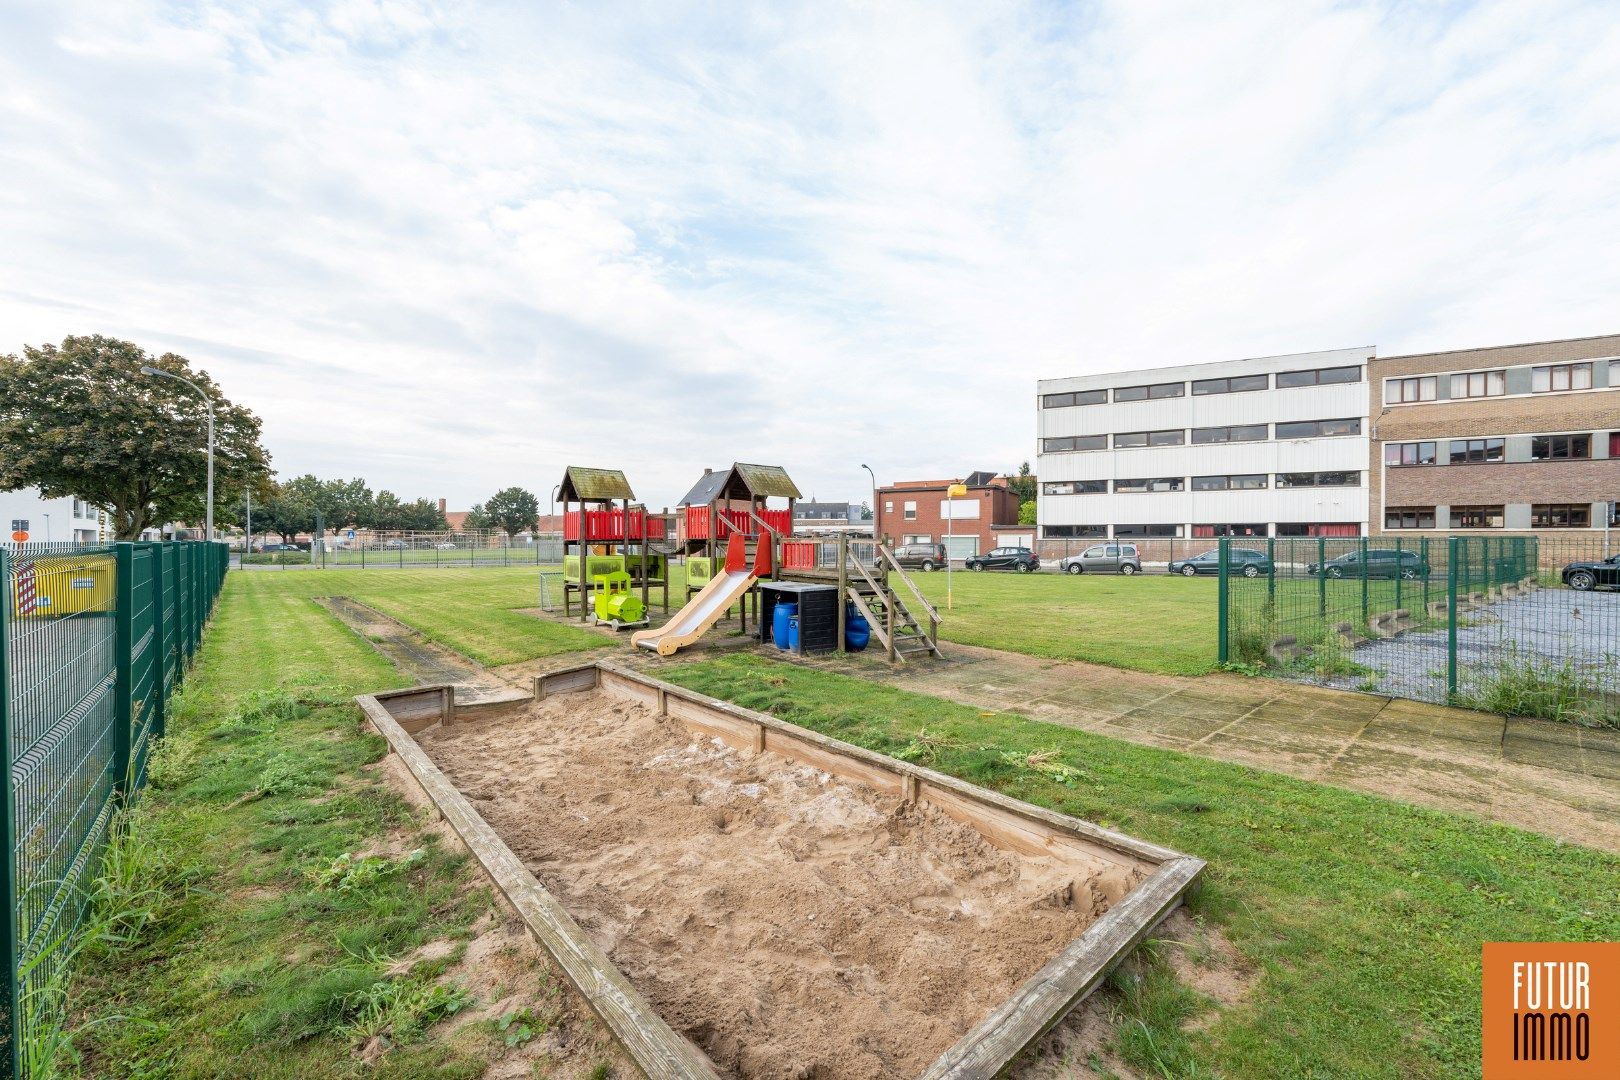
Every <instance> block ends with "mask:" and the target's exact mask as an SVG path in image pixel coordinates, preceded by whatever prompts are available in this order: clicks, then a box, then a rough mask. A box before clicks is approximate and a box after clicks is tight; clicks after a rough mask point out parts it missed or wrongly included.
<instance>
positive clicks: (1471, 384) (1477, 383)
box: [1384, 360, 1620, 405]
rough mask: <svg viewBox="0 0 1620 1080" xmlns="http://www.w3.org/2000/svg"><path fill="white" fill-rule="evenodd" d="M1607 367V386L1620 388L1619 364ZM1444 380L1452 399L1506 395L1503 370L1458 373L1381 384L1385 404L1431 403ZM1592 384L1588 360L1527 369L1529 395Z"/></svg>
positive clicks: (1412, 377)
mask: <svg viewBox="0 0 1620 1080" xmlns="http://www.w3.org/2000/svg"><path fill="white" fill-rule="evenodd" d="M1608 363H1609V385H1610V386H1620V360H1610V361H1609V362H1608ZM1443 378H1444V379H1450V380H1451V381H1450V383H1449V386H1450V389H1451V396H1452V397H1453V398H1483V397H1501V396H1502V395H1504V394H1506V393H1507V369H1506V368H1497V369H1495V370H1493V371H1468V372H1460V373H1458V374H1456V375H1410V376H1407V377H1405V378H1400V379H1385V380H1384V404H1386V405H1409V404H1411V403H1413V402H1417V401H1433V400H1434V399H1435V397H1436V395H1437V393H1438V391H1439V387H1440V380H1441V379H1443ZM1592 384H1593V364H1592V361H1589V360H1588V361H1584V362H1582V363H1578V364H1544V365H1542V366H1540V367H1533V368H1531V369H1530V391H1531V393H1535V394H1554V393H1559V392H1561V391H1565V390H1590V389H1592Z"/></svg>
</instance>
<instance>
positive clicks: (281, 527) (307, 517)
mask: <svg viewBox="0 0 1620 1080" xmlns="http://www.w3.org/2000/svg"><path fill="white" fill-rule="evenodd" d="M253 525H254V527H255V528H256V529H258V530H259V531H261V532H273V533H275V534H277V535H278V536H280V537H281V541H282V543H284V544H290V543H292V542H293V540H294V539H295V538H296V537H297V536H298V534H299V533H301V532H312V531H313V530H314V528H315V507H313V506H312V505H310V504H309V503H308V502H306V501H305V500H304V498H303V496H302V494H301V493H300V492H299V491H298V489H296V488H294V487H293V486H292V485H290V484H273V485H271V488H270V493H269V495H268V496H267V497H266V498H265V500H264V503H263V504H262V505H260V506H255V507H254V508H253Z"/></svg>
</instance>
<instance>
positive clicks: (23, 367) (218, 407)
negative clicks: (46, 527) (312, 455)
mask: <svg viewBox="0 0 1620 1080" xmlns="http://www.w3.org/2000/svg"><path fill="white" fill-rule="evenodd" d="M143 365H151V366H152V367H155V368H160V369H161V370H163V371H167V372H171V373H172V374H175V375H178V376H180V377H181V378H184V379H188V380H190V381H191V382H193V383H195V384H196V385H197V387H198V388H199V389H200V390H201V391H202V392H203V393H204V394H206V395H208V397H209V398H210V399H212V401H213V403H214V440H215V452H214V489H215V503H216V505H220V506H225V505H230V504H232V503H235V502H238V501H240V500H241V498H242V492H243V486H244V485H245V484H247V483H250V482H253V478H254V477H262V476H263V475H264V474H265V472H266V466H267V465H268V464H269V460H270V459H269V455H268V454H267V453H265V451H264V448H263V447H262V446H260V445H259V430H260V423H259V418H258V417H257V416H255V415H254V414H253V413H252V412H250V411H249V410H247V409H246V408H243V407H242V406H240V405H235V404H232V403H231V402H230V401H229V400H228V399H227V398H226V397H225V395H224V394H223V393H221V392H220V389H219V387H218V386H217V385H216V384H215V383H214V381H213V380H212V379H210V378H209V377H208V375H207V374H205V373H204V372H201V371H195V370H193V369H192V367H191V363H190V362H189V361H188V360H186V358H185V357H183V356H179V355H177V354H175V353H164V354H163V355H162V356H160V357H156V358H154V357H152V356H150V355H148V354H147V353H146V352H144V351H143V350H142V349H141V348H140V347H139V346H137V345H135V344H133V343H131V342H128V341H119V340H117V339H115V338H109V337H102V336H101V335H99V334H93V335H88V336H84V337H68V338H63V339H62V344H61V345H43V346H40V347H39V348H34V347H32V346H27V345H25V346H23V355H22V356H21V357H17V356H13V355H7V356H0V491H8V490H11V489H13V488H21V487H37V488H39V489H40V491H41V493H42V494H43V495H44V496H45V497H46V498H62V497H65V496H73V497H77V498H80V499H84V500H85V501H86V502H89V503H91V504H92V505H95V506H100V507H103V508H104V509H106V510H107V511H108V512H109V513H110V514H111V515H112V519H113V527H114V530H115V533H116V535H117V538H118V539H120V540H138V539H139V538H140V535H141V533H142V531H143V530H145V529H148V528H151V527H153V526H159V525H162V524H164V523H165V522H170V521H188V522H200V521H202V520H203V519H204V517H206V508H205V507H204V505H203V503H204V501H205V500H204V495H205V493H206V491H207V480H206V478H207V471H208V442H207V427H208V422H207V411H206V409H205V407H204V404H203V402H202V400H201V399H200V398H199V397H198V395H197V393H196V392H194V391H192V390H191V389H190V388H188V387H186V386H184V385H183V384H181V383H177V382H175V381H174V380H173V379H164V378H158V377H156V376H152V375H142V374H141V367H142V366H143Z"/></svg>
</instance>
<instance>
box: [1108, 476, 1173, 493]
mask: <svg viewBox="0 0 1620 1080" xmlns="http://www.w3.org/2000/svg"><path fill="white" fill-rule="evenodd" d="M1183 483H1184V478H1182V477H1180V476H1150V477H1144V478H1142V479H1138V480H1115V481H1114V494H1116V495H1121V494H1126V493H1132V492H1143V491H1180V490H1181V489H1182V485H1183Z"/></svg>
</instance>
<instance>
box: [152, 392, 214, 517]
mask: <svg viewBox="0 0 1620 1080" xmlns="http://www.w3.org/2000/svg"><path fill="white" fill-rule="evenodd" d="M141 374H142V375H156V376H158V377H160V378H164V379H173V380H174V381H175V382H178V383H185V384H186V385H187V386H189V387H191V388H192V389H193V390H195V391H197V396H198V397H200V398H202V399H203V404H204V405H205V406H207V407H208V496H207V498H208V511H207V514H206V519H207V524H206V525H205V526H204V533H205V535H206V536H207V538H208V539H209V540H212V539H213V538H214V399H213V398H211V397H209V396H208V395H207V394H205V393H203V391H202V387H200V386H198V385H197V384H196V383H194V382H192V381H191V380H190V379H185V378H181V377H180V376H179V375H176V374H175V373H174V372H172V371H164V370H163V369H162V368H155V367H152V366H151V365H150V364H148V365H146V366H145V367H143V368H141Z"/></svg>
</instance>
